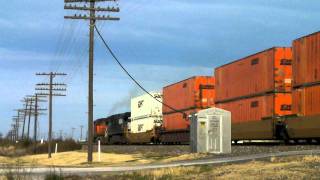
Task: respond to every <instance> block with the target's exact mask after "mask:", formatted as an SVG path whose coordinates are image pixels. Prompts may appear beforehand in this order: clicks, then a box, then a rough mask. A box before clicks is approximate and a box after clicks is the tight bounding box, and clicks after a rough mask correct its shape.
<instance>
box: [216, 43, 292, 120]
mask: <svg viewBox="0 0 320 180" xmlns="http://www.w3.org/2000/svg"><path fill="white" fill-rule="evenodd" d="M215 77H216V107H218V108H222V109H225V110H228V111H230V112H231V113H232V124H233V125H234V124H237V123H239V124H245V123H247V122H259V121H262V120H263V119H267V118H273V117H277V116H283V115H289V114H292V111H291V105H292V94H291V90H292V84H291V81H292V49H291V48H287V47H274V48H271V49H267V50H265V51H262V52H259V53H257V54H254V55H251V56H248V57H245V58H242V59H240V60H237V61H234V62H232V63H229V64H226V65H223V66H221V67H218V68H216V69H215Z"/></svg>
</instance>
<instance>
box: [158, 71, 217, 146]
mask: <svg viewBox="0 0 320 180" xmlns="http://www.w3.org/2000/svg"><path fill="white" fill-rule="evenodd" d="M214 84H215V79H214V77H211V76H195V77H191V78H189V79H186V80H183V81H180V82H178V83H175V84H172V85H169V86H166V87H164V88H163V102H164V104H166V105H169V106H170V107H172V108H173V109H172V108H170V107H168V106H163V110H162V111H163V128H164V131H165V134H170V133H173V132H174V133H175V134H177V135H176V137H173V136H170V138H167V137H169V136H166V135H163V136H162V138H163V139H162V141H164V142H177V141H181V142H187V141H189V135H188V134H189V126H190V122H189V120H188V117H187V116H188V115H190V114H192V113H195V112H197V111H199V110H200V109H206V108H209V107H213V106H214V104H215V103H214V102H215V89H214ZM179 132H181V134H180V135H179Z"/></svg>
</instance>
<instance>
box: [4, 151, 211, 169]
mask: <svg viewBox="0 0 320 180" xmlns="http://www.w3.org/2000/svg"><path fill="white" fill-rule="evenodd" d="M206 156H207V155H206V154H182V155H176V156H162V157H158V156H157V157H150V156H148V155H145V154H141V153H139V154H115V153H101V161H100V162H99V161H98V153H94V154H93V160H94V162H93V164H91V165H88V164H87V162H86V161H87V152H85V151H72V152H62V153H57V154H52V158H51V159H48V155H47V154H40V155H28V156H21V157H3V156H0V165H2V166H29V167H39V166H40V167H42V166H47V167H52V166H56V167H79V166H80V167H81V166H119V165H124V164H125V165H136V164H146V163H152V162H173V161H180V160H189V159H199V158H204V157H206Z"/></svg>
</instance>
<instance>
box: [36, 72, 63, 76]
mask: <svg viewBox="0 0 320 180" xmlns="http://www.w3.org/2000/svg"><path fill="white" fill-rule="evenodd" d="M36 75H37V76H51V75H53V76H66V75H67V74H66V73H54V72H52V73H36Z"/></svg>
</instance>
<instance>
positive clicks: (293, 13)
mask: <svg viewBox="0 0 320 180" xmlns="http://www.w3.org/2000/svg"><path fill="white" fill-rule="evenodd" d="M0 5H1V11H0V72H1V73H0V85H1V89H0V91H1V95H2V97H1V101H0V122H1V126H0V132H3V133H6V132H7V131H8V129H9V127H10V124H11V117H12V116H13V115H15V112H13V109H17V108H20V107H21V106H22V105H21V102H20V100H21V99H22V98H23V97H24V96H25V95H28V94H32V93H34V85H35V84H36V83H38V82H42V81H44V80H46V79H44V78H40V77H36V76H35V73H36V72H47V71H63V72H66V73H68V74H69V75H68V77H66V78H57V79H56V80H57V81H62V82H66V83H67V84H68V92H67V95H68V96H67V97H57V98H55V99H54V130H55V131H56V132H58V131H59V130H60V129H62V130H64V132H65V133H68V134H70V133H71V128H72V127H75V128H77V131H79V126H80V125H86V124H87V121H86V120H87V114H86V112H87V105H86V103H87V101H86V98H87V62H88V60H87V56H88V23H87V22H84V21H72V20H64V19H63V16H64V15H67V14H74V12H70V11H66V10H64V9H63V1H62V0H52V1H33V0H19V1H18V0H13V1H10V2H0ZM110 5H116V4H115V3H111V4H110ZM119 7H120V8H121V12H120V13H119V14H116V16H119V17H120V18H121V20H120V21H119V22H99V23H98V27H99V28H100V30H101V31H102V34H103V35H104V37H105V38H106V40H107V41H108V42H109V44H110V46H111V47H112V48H113V49H114V51H115V53H116V54H117V55H118V56H119V59H120V60H121V61H122V62H123V64H124V65H125V66H126V67H127V68H128V70H129V71H130V72H131V73H132V74H133V75H134V76H135V77H136V78H137V79H138V80H139V81H140V82H141V83H142V84H143V85H144V86H146V87H147V89H149V90H158V89H161V87H163V86H164V85H168V84H170V83H172V82H175V81H178V80H181V79H184V78H187V77H189V76H193V75H212V73H213V69H214V67H216V66H220V65H222V64H224V63H228V62H230V61H233V60H236V59H238V58H241V57H243V56H247V55H249V54H252V53H255V52H257V51H261V50H264V49H266V48H270V47H272V46H290V45H291V41H292V40H293V39H296V38H298V37H300V36H303V35H306V34H309V33H312V32H315V31H319V30H320V24H319V18H320V11H319V7H320V1H318V0H308V2H306V1H303V0H268V1H262V0H203V1H200V2H199V1H190V0H188V1H187V0H162V1H156V0H136V1H124V0H122V1H119ZM111 15H113V14H111ZM95 47H96V49H95V81H94V83H95V113H94V114H95V118H98V117H104V116H106V115H108V114H110V113H112V112H122V111H125V110H129V103H130V102H129V99H130V97H131V96H135V95H137V94H140V93H141V91H140V90H139V89H137V87H136V86H135V85H134V84H132V82H131V81H130V80H129V79H128V78H127V77H126V76H125V75H124V74H123V73H122V72H121V71H120V69H119V67H117V66H116V64H115V63H114V62H113V60H112V58H111V56H110V55H108V54H106V52H105V49H104V48H103V46H102V44H101V42H100V40H99V39H98V38H96V46H95ZM43 107H47V105H46V104H43ZM40 124H41V127H40V130H41V132H46V131H47V130H46V129H47V116H43V117H41V119H40Z"/></svg>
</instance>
